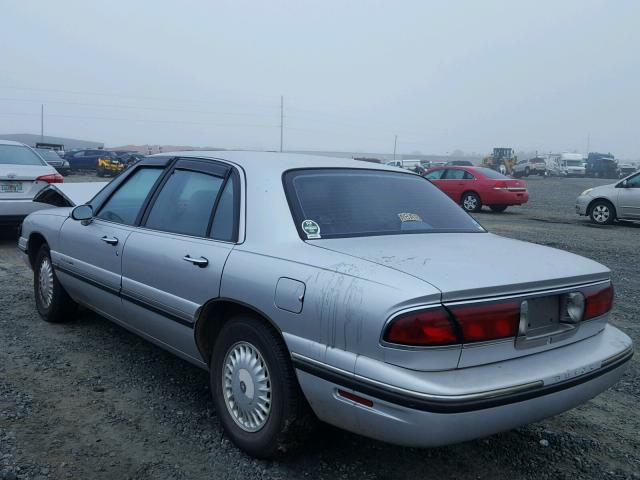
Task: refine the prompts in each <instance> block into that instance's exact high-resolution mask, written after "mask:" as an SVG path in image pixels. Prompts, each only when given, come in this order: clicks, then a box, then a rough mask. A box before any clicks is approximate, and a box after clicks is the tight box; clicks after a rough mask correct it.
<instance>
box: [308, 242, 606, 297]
mask: <svg viewBox="0 0 640 480" xmlns="http://www.w3.org/2000/svg"><path fill="white" fill-rule="evenodd" d="M309 243H310V244H313V245H315V246H318V247H321V248H326V249H329V250H333V251H336V252H340V253H344V254H347V255H351V256H354V257H358V258H362V259H364V260H368V261H370V262H374V263H377V264H380V265H384V266H386V267H389V268H393V269H394V270H399V271H401V272H404V273H406V274H407V275H411V276H413V277H416V278H419V279H421V280H423V281H425V282H428V283H430V284H432V285H433V286H434V287H436V288H438V289H439V290H440V291H441V292H442V301H443V302H451V301H458V300H466V299H474V298H481V297H492V296H501V295H511V294H517V293H527V292H532V291H536V290H545V289H551V288H562V287H568V286H572V285H578V284H584V283H588V282H593V281H598V280H606V279H608V278H609V269H608V268H606V267H605V266H603V265H601V264H599V263H597V262H594V261H593V260H589V259H587V258H584V257H580V256H578V255H574V254H572V253H568V252H564V251H562V250H557V249H554V248H550V247H545V246H542V245H536V244H532V243H527V242H522V241H519V240H513V239H510V238H504V237H500V236H498V235H494V234H491V233H464V234H460V233H434V234H414V235H393V236H375V237H355V238H339V239H325V240H313V241H309Z"/></svg>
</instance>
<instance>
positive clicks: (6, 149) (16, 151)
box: [0, 145, 46, 165]
mask: <svg viewBox="0 0 640 480" xmlns="http://www.w3.org/2000/svg"><path fill="white" fill-rule="evenodd" d="M2 164H4V165H46V163H45V162H44V161H43V160H42V159H41V158H40V157H39V156H38V155H37V154H36V153H35V152H34V151H33V150H31V149H30V148H29V147H23V146H21V145H0V165H2Z"/></svg>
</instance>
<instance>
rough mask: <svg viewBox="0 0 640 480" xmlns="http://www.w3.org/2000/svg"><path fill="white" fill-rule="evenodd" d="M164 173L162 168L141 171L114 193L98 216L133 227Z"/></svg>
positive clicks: (142, 169)
mask: <svg viewBox="0 0 640 480" xmlns="http://www.w3.org/2000/svg"><path fill="white" fill-rule="evenodd" d="M162 172H163V170H162V169H161V168H141V169H139V170H138V171H137V172H135V173H134V174H133V175H131V176H130V177H129V178H128V179H127V181H126V182H125V183H124V184H122V185H121V186H120V187H119V188H118V189H117V190H116V191H115V192H114V194H113V195H112V196H111V198H109V200H107V202H106V203H105V204H104V206H103V207H102V208H101V209H100V211H99V212H98V215H96V216H97V217H98V218H101V219H103V220H108V221H110V222H116V223H122V224H124V225H133V224H134V223H135V221H136V218H137V217H138V213H140V209H141V208H142V205H143V204H144V202H145V200H146V199H147V196H148V195H149V192H150V191H151V189H152V188H153V185H154V184H155V183H156V181H157V180H158V178H159V177H160V175H161V174H162Z"/></svg>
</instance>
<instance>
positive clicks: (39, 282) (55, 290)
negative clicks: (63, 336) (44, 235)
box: [33, 245, 77, 323]
mask: <svg viewBox="0 0 640 480" xmlns="http://www.w3.org/2000/svg"><path fill="white" fill-rule="evenodd" d="M33 293H34V296H35V300H36V308H37V309H38V313H39V314H40V316H41V317H42V319H43V320H44V321H46V322H51V323H62V322H68V321H70V320H73V314H74V312H75V310H76V307H77V304H76V303H75V302H74V301H73V300H72V299H71V297H70V296H69V294H67V292H66V291H65V290H64V288H63V287H62V285H60V282H59V281H58V277H56V273H55V272H54V270H53V265H52V263H51V255H50V253H49V247H48V246H47V245H43V246H42V247H40V250H39V251H38V255H37V256H36V261H35V263H34V265H33Z"/></svg>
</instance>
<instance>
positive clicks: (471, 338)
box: [449, 301, 521, 343]
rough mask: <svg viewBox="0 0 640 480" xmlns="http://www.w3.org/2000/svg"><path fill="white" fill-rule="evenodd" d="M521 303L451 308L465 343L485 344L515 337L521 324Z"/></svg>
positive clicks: (506, 302)
mask: <svg viewBox="0 0 640 480" xmlns="http://www.w3.org/2000/svg"><path fill="white" fill-rule="evenodd" d="M520 303H521V302H520V301H505V302H487V303H473V304H469V305H456V306H451V307H449V309H450V310H451V313H453V316H454V317H455V319H456V320H457V321H458V324H459V325H460V329H461V330H462V337H463V338H464V342H465V343H468V342H484V341H487V340H497V339H500V338H508V337H515V336H516V334H517V333H518V324H519V322H520Z"/></svg>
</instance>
